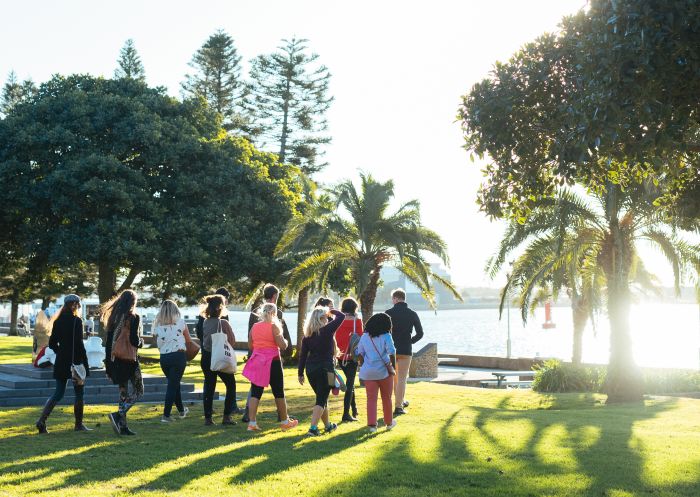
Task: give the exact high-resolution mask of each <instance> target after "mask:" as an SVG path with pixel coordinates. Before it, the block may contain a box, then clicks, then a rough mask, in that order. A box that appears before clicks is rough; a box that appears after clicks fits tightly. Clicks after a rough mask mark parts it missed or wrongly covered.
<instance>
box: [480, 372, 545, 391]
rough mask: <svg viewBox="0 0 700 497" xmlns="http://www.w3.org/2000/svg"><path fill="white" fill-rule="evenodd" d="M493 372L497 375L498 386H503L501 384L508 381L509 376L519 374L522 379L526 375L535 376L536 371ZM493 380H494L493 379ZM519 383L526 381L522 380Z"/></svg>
mask: <svg viewBox="0 0 700 497" xmlns="http://www.w3.org/2000/svg"><path fill="white" fill-rule="evenodd" d="M491 374H492V375H494V376H495V377H496V388H501V385H502V384H503V382H504V381H506V378H507V377H509V376H517V377H518V378H519V379H521V380H522V377H523V376H525V377H527V378H534V377H535V372H534V371H498V372H493V373H491ZM491 381H493V380H491ZM518 383H525V382H522V381H521V382H518Z"/></svg>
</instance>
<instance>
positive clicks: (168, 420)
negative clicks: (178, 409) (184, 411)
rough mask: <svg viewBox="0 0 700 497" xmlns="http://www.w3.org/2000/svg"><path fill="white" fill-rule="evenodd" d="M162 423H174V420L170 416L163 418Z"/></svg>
mask: <svg viewBox="0 0 700 497" xmlns="http://www.w3.org/2000/svg"><path fill="white" fill-rule="evenodd" d="M160 422H161V423H172V422H173V419H172V418H171V417H170V416H161V418H160Z"/></svg>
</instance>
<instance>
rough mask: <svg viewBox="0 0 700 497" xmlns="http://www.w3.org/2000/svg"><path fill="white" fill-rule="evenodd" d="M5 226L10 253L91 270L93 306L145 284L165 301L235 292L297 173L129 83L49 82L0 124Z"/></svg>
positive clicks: (261, 257) (284, 214)
mask: <svg viewBox="0 0 700 497" xmlns="http://www.w3.org/2000/svg"><path fill="white" fill-rule="evenodd" d="M0 141H2V142H3V143H8V144H10V146H7V147H5V148H3V149H2V150H1V151H0V182H2V184H3V185H5V187H6V188H7V190H6V195H4V196H3V199H2V201H0V202H2V206H3V207H4V209H6V212H4V214H3V216H4V217H3V219H5V220H7V222H8V223H10V224H11V225H12V226H14V230H15V231H13V236H14V237H15V238H14V239H16V240H18V241H19V243H21V245H22V246H21V249H22V251H21V253H22V254H24V256H25V257H27V258H29V259H32V258H36V257H38V256H42V257H45V258H46V260H47V264H48V265H58V266H60V267H64V266H71V265H75V264H77V263H78V262H81V261H82V262H85V263H88V264H93V265H94V266H95V267H97V270H98V273H99V285H98V293H99V296H100V299H101V300H105V299H106V298H109V296H110V295H111V294H112V293H113V292H114V291H115V290H117V288H116V283H117V275H118V274H119V273H120V272H121V271H125V274H126V278H125V280H124V281H123V282H122V285H121V286H122V287H128V286H130V285H132V284H133V283H134V281H135V279H136V277H137V276H138V275H139V274H141V273H145V275H146V277H147V279H146V280H145V282H144V283H148V284H150V285H153V286H154V287H155V288H156V289H159V288H163V289H164V290H163V291H162V293H163V294H168V292H172V291H175V290H177V291H182V292H183V293H182V294H183V295H193V294H194V293H195V292H201V291H203V290H204V287H205V283H204V282H205V281H206V286H215V285H221V284H229V285H231V286H232V287H238V286H242V287H245V286H246V285H248V283H247V282H246V281H245V280H244V278H246V277H251V278H257V277H264V276H268V275H269V274H270V272H272V271H274V270H275V264H274V263H272V260H273V259H272V251H273V249H274V246H275V245H276V242H277V239H278V238H279V236H280V234H281V232H282V230H283V227H284V225H285V223H286V222H287V220H288V219H289V217H290V216H291V214H292V212H293V210H294V207H295V205H296V203H297V202H298V193H299V192H298V190H299V187H298V185H297V179H296V175H297V172H296V170H295V169H293V168H290V167H288V166H284V165H282V164H280V163H279V162H278V161H277V160H276V157H275V156H274V155H272V154H266V153H262V152H259V151H257V150H256V149H255V148H254V147H252V145H250V143H249V142H248V141H246V140H244V139H239V138H231V137H227V136H226V135H225V133H223V132H222V130H221V128H220V127H219V121H218V118H217V117H216V116H215V114H214V113H212V112H210V111H209V110H208V109H207V108H206V107H205V106H203V104H202V102H201V101H199V100H191V101H187V102H184V103H180V102H178V101H177V100H175V99H173V98H171V97H168V96H167V95H165V94H164V90H162V89H151V88H148V87H147V86H146V85H145V84H144V83H142V82H140V81H137V80H135V79H131V78H122V79H118V80H104V79H99V78H92V77H89V76H70V77H67V78H64V77H61V76H56V77H54V78H52V79H51V80H50V81H49V82H47V83H45V84H43V85H42V86H41V87H40V89H39V93H38V95H37V97H36V98H34V99H33V100H32V102H31V103H27V104H23V105H19V106H17V107H16V108H15V109H14V111H13V113H12V114H11V115H9V116H8V117H7V118H6V119H4V120H3V121H0Z"/></svg>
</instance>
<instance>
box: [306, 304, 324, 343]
mask: <svg viewBox="0 0 700 497" xmlns="http://www.w3.org/2000/svg"><path fill="white" fill-rule="evenodd" d="M327 314H328V307H321V306H318V307H316V308H314V310H313V311H311V313H310V314H309V317H308V318H307V319H306V323H304V336H305V337H310V336H311V335H315V334H317V333H318V330H320V329H321V328H322V327H324V326H325V325H326V323H323V322H322V321H321V318H322V317H323V316H326V315H327Z"/></svg>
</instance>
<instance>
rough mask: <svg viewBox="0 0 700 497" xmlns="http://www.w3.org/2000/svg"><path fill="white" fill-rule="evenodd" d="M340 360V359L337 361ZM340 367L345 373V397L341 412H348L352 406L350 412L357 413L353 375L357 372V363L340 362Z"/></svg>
mask: <svg viewBox="0 0 700 497" xmlns="http://www.w3.org/2000/svg"><path fill="white" fill-rule="evenodd" d="M338 362H340V361H338ZM340 369H342V370H343V373H344V374H345V386H346V387H347V388H346V390H345V398H344V399H343V414H350V408H352V414H353V415H355V414H357V406H356V405H355V375H356V374H357V363H356V362H355V361H348V362H347V364H345V365H343V363H342V362H341V363H340Z"/></svg>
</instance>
